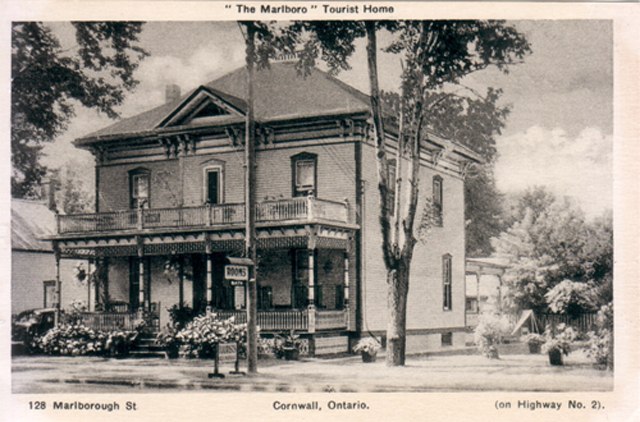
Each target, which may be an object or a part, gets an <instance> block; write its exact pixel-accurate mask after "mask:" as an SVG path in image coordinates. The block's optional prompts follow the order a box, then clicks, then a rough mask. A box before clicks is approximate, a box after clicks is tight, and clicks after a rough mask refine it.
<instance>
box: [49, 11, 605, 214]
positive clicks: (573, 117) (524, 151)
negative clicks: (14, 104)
mask: <svg viewBox="0 0 640 422" xmlns="http://www.w3.org/2000/svg"><path fill="white" fill-rule="evenodd" d="M511 23H512V24H513V25H515V26H516V27H517V28H518V29H519V30H520V31H521V32H523V33H524V34H525V36H526V37H527V39H528V40H529V42H530V44H531V49H532V54H531V55H529V56H527V57H526V58H525V60H524V62H523V63H521V64H518V65H515V66H513V67H511V68H510V71H509V73H508V74H506V75H505V74H502V73H500V72H498V71H497V70H494V69H488V70H485V71H482V72H478V73H476V74H474V75H472V76H471V77H469V78H467V79H466V80H465V81H464V83H465V85H467V86H470V87H473V88H479V89H480V90H482V91H483V90H485V89H486V87H489V86H491V87H494V88H501V89H502V90H503V91H504V93H503V96H502V99H501V101H502V105H509V106H510V108H511V113H510V115H509V117H508V118H507V122H506V126H505V128H504V130H503V133H502V134H501V135H500V136H498V137H497V139H496V142H497V149H498V154H499V158H498V160H497V162H496V167H495V176H496V183H497V185H498V188H499V189H500V190H501V191H503V192H505V193H515V192H518V191H521V190H523V189H526V188H527V187H530V186H533V185H544V186H546V187H548V188H549V189H550V190H551V191H552V192H554V193H556V194H558V195H567V196H571V197H573V198H574V199H575V200H576V201H577V203H578V204H580V206H581V207H582V209H583V210H584V211H585V213H586V215H587V216H588V217H594V216H598V215H600V214H601V213H602V212H603V211H604V210H606V209H611V208H612V203H613V193H612V191H613V176H612V173H613V167H612V166H613V158H612V156H613V136H612V135H613V123H612V122H613V30H612V25H611V22H610V21H605V20H589V21H587V20H582V21H578V20H575V21H570V20H569V21H567V20H565V21H555V20H537V21H513V22H511ZM54 31H55V32H56V34H58V35H59V37H60V38H61V40H62V42H63V45H64V44H65V43H70V42H71V38H70V35H71V32H70V29H69V26H68V25H67V24H55V25H54ZM140 39H141V44H142V46H143V47H144V48H145V49H147V51H148V52H149V53H150V56H149V57H148V58H146V59H145V60H144V61H143V62H142V64H141V65H140V68H139V70H138V73H137V77H138V79H139V80H140V85H139V86H138V87H137V89H136V92H134V93H131V94H129V96H128V98H127V100H126V101H125V103H124V104H123V105H122V107H120V109H119V111H120V113H121V115H122V116H123V117H127V116H131V115H135V114H137V113H140V112H143V111H145V110H148V109H150V108H152V107H155V106H157V105H160V104H162V103H163V101H164V90H165V86H166V85H167V84H177V85H179V86H180V87H181V89H182V92H183V93H184V92H186V91H188V90H190V89H192V88H195V87H197V86H198V85H201V84H205V83H206V82H208V81H211V80H213V79H215V78H217V77H219V76H222V75H223V74H225V73H227V72H229V71H231V70H234V69H236V68H238V67H240V66H242V65H243V63H244V46H243V44H244V43H243V38H242V35H241V33H240V30H239V28H238V25H237V24H236V23H235V22H222V23H221V22H150V23H147V24H146V25H145V28H144V30H143V33H142V34H141V37H140ZM388 41H389V37H387V36H381V39H380V40H379V46H380V47H384V46H385V45H386V43H388ZM356 47H357V49H356V52H355V54H354V56H353V57H352V59H351V65H352V69H351V70H350V71H347V72H342V73H340V74H338V77H339V78H340V79H342V80H343V81H344V82H346V83H348V84H350V85H352V86H354V87H356V88H358V89H360V90H361V91H363V92H368V89H369V86H368V78H367V68H366V55H365V54H366V53H365V49H364V41H362V42H360V43H358V44H357V46H356ZM379 73H380V79H381V80H380V84H381V87H382V89H385V90H397V89H398V85H399V74H400V61H399V57H398V56H394V55H391V54H384V53H382V54H380V56H379ZM110 123H112V121H110V120H109V119H108V118H106V117H105V116H100V115H98V114H97V113H95V112H94V111H91V110H85V109H82V108H80V107H78V108H77V116H76V118H74V119H73V121H72V122H71V124H70V125H69V130H68V131H67V132H66V133H65V134H64V135H62V136H61V137H59V138H58V139H57V140H56V141H55V142H54V144H52V145H49V146H47V148H46V149H45V153H46V154H47V155H48V156H47V157H46V158H45V163H46V164H47V165H50V166H52V167H56V166H60V165H61V164H63V163H64V162H67V161H69V160H71V161H72V162H74V164H75V165H77V166H79V167H80V168H83V169H84V170H83V171H86V173H87V177H89V178H90V177H93V176H92V175H93V171H91V166H92V163H93V161H92V158H91V156H90V154H88V153H85V152H81V151H80V152H79V151H78V150H77V149H75V148H74V147H73V146H72V145H71V141H72V140H73V139H74V138H77V137H81V136H83V135H86V134H88V133H90V132H93V131H95V130H97V129H99V128H101V127H104V126H107V125H109V124H110ZM88 186H92V184H88Z"/></svg>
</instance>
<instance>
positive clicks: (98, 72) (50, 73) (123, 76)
mask: <svg viewBox="0 0 640 422" xmlns="http://www.w3.org/2000/svg"><path fill="white" fill-rule="evenodd" d="M71 25H72V26H73V28H74V29H75V40H76V43H77V45H76V46H75V47H73V48H71V49H63V47H62V46H61V44H60V41H59V39H58V37H57V36H56V35H55V34H54V32H53V31H52V30H51V28H49V27H48V26H47V25H45V24H44V23H42V22H16V23H14V24H13V25H12V31H11V32H12V33H11V35H12V37H11V41H12V47H11V158H12V165H13V169H12V174H11V193H12V195H14V196H16V197H30V196H35V195H36V190H37V187H38V184H39V183H40V182H41V179H42V178H43V176H44V175H45V173H46V168H45V167H44V166H43V165H42V164H41V163H40V158H41V156H42V148H43V144H45V143H47V142H51V141H52V140H54V139H55V138H56V137H57V136H58V135H60V134H61V133H63V132H64V131H65V130H66V128H67V124H68V123H69V120H70V119H71V118H72V117H73V116H74V115H75V114H74V106H75V105H76V104H77V103H79V104H81V105H82V106H84V107H87V108H92V109H96V110H98V111H99V112H102V113H105V114H106V115H107V116H109V117H111V118H116V117H117V116H118V113H117V111H116V107H117V106H119V105H120V104H122V102H123V100H124V95H125V92H127V91H131V90H133V89H134V88H135V87H136V85H137V84H138V81H137V80H136V79H135V78H134V77H133V73H134V71H135V69H136V68H137V67H138V63H139V61H140V60H142V59H143V58H144V57H145V56H147V52H146V51H144V50H143V49H142V48H141V47H139V46H138V44H137V42H138V35H139V33H140V32H141V30H142V23H140V22H72V23H71Z"/></svg>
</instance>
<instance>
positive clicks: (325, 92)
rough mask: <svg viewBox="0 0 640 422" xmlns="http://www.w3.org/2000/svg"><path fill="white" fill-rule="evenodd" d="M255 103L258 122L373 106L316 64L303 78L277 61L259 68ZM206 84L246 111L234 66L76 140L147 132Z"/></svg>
mask: <svg viewBox="0 0 640 422" xmlns="http://www.w3.org/2000/svg"><path fill="white" fill-rule="evenodd" d="M255 78H256V79H255V91H254V107H255V117H256V120H257V121H261V122H266V121H271V120H285V119H294V118H300V117H309V116H322V115H335V114H344V113H359V112H367V111H368V110H369V100H368V96H367V95H366V94H364V93H362V92H360V91H358V90H357V89H355V88H353V87H351V86H349V85H347V84H345V83H343V82H341V81H339V80H338V79H336V78H334V77H332V76H330V75H329V74H328V73H326V72H323V71H321V70H319V69H316V68H313V69H311V70H310V74H309V75H306V76H303V75H301V74H300V73H299V72H298V70H297V69H296V67H295V64H294V63H273V64H271V66H270V67H269V68H268V69H262V70H259V71H256V72H255ZM202 88H208V89H209V90H210V92H211V93H212V94H213V95H216V96H218V97H219V98H220V99H221V100H223V101H225V102H228V103H229V104H231V105H233V106H234V107H236V108H238V109H240V110H246V103H245V99H246V98H245V97H246V91H247V72H246V68H245V67H242V68H240V69H237V70H234V71H233V72H231V73H228V74H226V75H225V76H222V77H221V78H219V79H216V80H214V81H211V82H209V83H207V84H205V85H203V86H202V87H200V88H197V89H195V90H191V91H190V92H189V93H187V94H186V95H184V96H182V97H181V98H180V99H179V100H176V101H173V102H170V103H166V104H163V105H161V106H159V107H155V108H153V109H151V110H149V111H146V112H144V113H141V114H138V115H136V116H133V117H129V118H126V119H122V120H120V121H118V122H116V123H114V124H112V125H110V126H107V127H106V128H103V129H100V130H98V131H97V132H94V133H91V134H89V135H87V136H85V137H83V138H80V139H78V140H77V141H76V144H77V145H88V144H91V143H93V142H95V141H99V140H101V138H111V139H115V138H118V137H129V136H135V135H137V134H141V135H142V134H147V133H150V132H152V131H154V130H155V129H157V128H158V126H159V125H160V124H161V123H162V122H163V121H165V120H166V118H167V117H168V116H169V115H170V114H172V113H175V112H176V109H177V108H178V107H179V106H180V105H181V104H183V103H184V102H185V100H188V99H189V98H190V97H192V96H193V95H194V93H195V92H196V91H198V90H200V89H202Z"/></svg>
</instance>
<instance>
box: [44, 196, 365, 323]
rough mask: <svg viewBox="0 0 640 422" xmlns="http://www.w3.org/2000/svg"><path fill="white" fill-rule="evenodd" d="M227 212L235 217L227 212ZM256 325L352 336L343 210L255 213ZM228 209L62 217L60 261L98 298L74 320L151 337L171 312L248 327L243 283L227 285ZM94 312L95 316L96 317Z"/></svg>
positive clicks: (237, 248) (298, 205) (301, 202)
mask: <svg viewBox="0 0 640 422" xmlns="http://www.w3.org/2000/svg"><path fill="white" fill-rule="evenodd" d="M231 209H233V212H231V211H229V210H231ZM257 215H258V229H257V242H258V243H257V246H258V262H257V280H258V303H257V305H258V321H257V323H258V326H259V327H260V330H261V332H263V333H270V332H271V333H274V332H282V331H288V330H292V329H293V330H296V331H297V332H300V333H308V334H313V333H316V332H325V333H329V332H336V333H337V332H346V331H347V330H349V329H350V328H351V329H353V321H352V320H353V318H352V317H351V315H350V306H349V298H350V297H352V296H353V295H354V293H355V290H354V289H355V286H354V285H353V283H352V282H351V278H352V274H353V272H354V268H355V267H354V263H355V259H353V257H352V255H353V247H352V241H353V240H352V239H353V231H354V230H355V229H356V227H355V226H354V225H351V224H349V222H348V221H349V211H348V204H345V203H337V202H331V201H321V200H319V199H316V198H295V199H291V200H282V201H270V202H268V203H261V204H259V205H258V212H257ZM243 220H244V211H243V208H242V207H239V206H235V205H213V206H210V205H207V206H204V207H198V208H193V209H190V208H179V209H165V210H155V209H139V210H136V211H122V212H111V213H103V214H87V215H82V216H60V217H59V221H58V227H59V234H58V235H57V236H56V237H55V238H54V247H55V249H56V250H57V251H58V256H59V257H60V258H64V257H83V258H89V259H91V262H92V265H94V266H95V268H96V276H97V277H98V278H99V282H98V283H96V285H97V286H100V289H101V291H99V292H98V291H96V292H94V293H93V294H92V296H93V297H94V298H95V299H94V302H95V303H94V304H92V305H91V306H90V309H93V311H92V312H83V313H81V314H80V317H81V318H82V320H83V321H84V323H85V324H87V325H89V326H91V327H93V328H99V329H105V330H106V329H113V328H124V329H133V328H134V324H135V321H136V320H138V319H139V318H141V317H144V318H146V319H147V322H148V324H150V325H151V327H152V328H153V329H155V330H158V329H160V328H161V327H162V326H164V325H166V324H167V323H169V322H170V317H169V315H170V314H169V309H170V308H172V307H174V306H175V307H178V308H179V307H186V306H189V307H191V308H193V309H194V310H195V311H196V312H200V313H204V312H213V313H215V314H217V315H219V316H220V317H221V318H227V317H231V316H234V317H235V319H236V321H237V322H239V323H242V322H246V306H247V297H246V289H245V284H244V283H240V284H238V283H237V282H233V281H231V280H226V279H225V278H224V267H225V265H226V263H227V258H228V257H238V256H240V255H241V253H242V251H243V247H244V234H243V230H242V229H243V224H242V223H243ZM96 309H100V310H99V311H96Z"/></svg>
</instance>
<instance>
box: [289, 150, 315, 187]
mask: <svg viewBox="0 0 640 422" xmlns="http://www.w3.org/2000/svg"><path fill="white" fill-rule="evenodd" d="M317 167H318V156H317V155H316V154H309V153H305V152H303V153H300V154H297V155H294V156H293V157H291V171H292V173H293V174H292V177H291V178H292V180H293V196H294V197H295V196H308V195H313V196H317V194H318V189H317V179H318V178H317Z"/></svg>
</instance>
